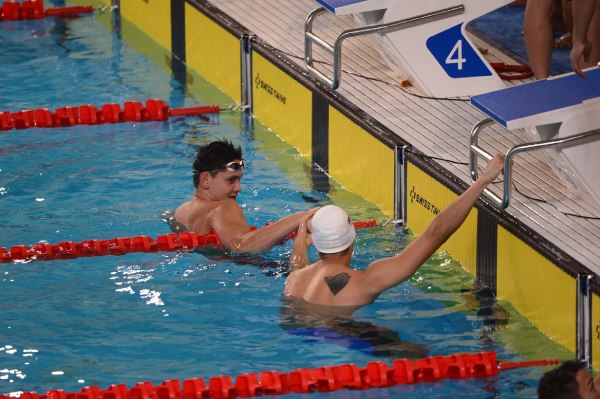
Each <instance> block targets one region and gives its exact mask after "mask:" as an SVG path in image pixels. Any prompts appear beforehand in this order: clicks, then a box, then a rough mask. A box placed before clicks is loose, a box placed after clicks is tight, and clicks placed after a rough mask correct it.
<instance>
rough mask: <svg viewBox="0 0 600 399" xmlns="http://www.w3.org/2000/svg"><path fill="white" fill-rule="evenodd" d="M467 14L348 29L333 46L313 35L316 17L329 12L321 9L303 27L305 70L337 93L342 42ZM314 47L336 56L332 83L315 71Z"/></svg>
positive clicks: (452, 11) (458, 9)
mask: <svg viewBox="0 0 600 399" xmlns="http://www.w3.org/2000/svg"><path fill="white" fill-rule="evenodd" d="M464 11H465V6H464V5H462V4H461V5H457V6H453V7H448V8H443V9H441V10H437V11H432V12H429V13H426V14H421V15H417V16H414V17H410V18H406V19H402V20H399V21H394V22H388V23H385V24H379V25H372V26H365V27H362V28H355V29H348V30H345V31H343V32H342V33H340V34H339V35H338V36H337V38H336V39H335V42H334V44H333V45H331V44H329V43H327V42H326V41H325V40H323V39H322V38H320V37H319V36H317V35H316V34H315V33H313V24H314V22H315V19H316V18H317V16H318V15H319V14H322V13H325V12H328V11H327V10H326V9H325V8H323V7H319V8H317V9H315V10H313V11H311V13H310V14H308V16H307V17H306V22H305V23H304V62H305V65H306V69H308V71H309V72H311V73H312V74H314V75H315V76H317V77H319V78H320V79H321V80H323V81H324V82H326V83H327V84H328V85H329V86H330V87H331V88H332V89H333V90H335V89H337V88H338V87H339V85H340V79H341V75H342V42H343V41H344V40H346V39H348V38H350V37H354V36H361V35H368V34H371V33H377V32H388V31H393V30H400V29H406V28H411V27H414V26H418V25H422V24H425V23H428V22H433V21H437V20H440V19H444V18H449V17H453V16H455V15H459V14H462V13H463V12H464ZM313 43H314V44H317V45H318V46H320V47H321V48H323V49H324V50H325V51H327V52H328V53H329V54H332V55H333V79H329V78H328V77H327V76H325V74H323V73H322V72H320V71H319V70H318V69H317V68H315V66H314V59H313Z"/></svg>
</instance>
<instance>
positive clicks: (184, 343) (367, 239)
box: [0, 15, 569, 398]
mask: <svg viewBox="0 0 600 399" xmlns="http://www.w3.org/2000/svg"><path fill="white" fill-rule="evenodd" d="M101 18H109V17H106V16H104V17H103V16H98V15H96V16H95V17H85V18H78V19H68V20H55V19H48V20H43V21H35V22H18V23H3V24H2V25H0V46H1V48H2V49H3V51H2V52H0V72H1V73H0V81H1V83H0V110H10V111H17V110H20V109H27V108H29V109H33V108H41V107H48V108H50V109H55V108H58V107H61V106H65V105H80V104H86V103H90V104H94V105H97V106H98V105H101V104H103V103H107V102H117V103H121V104H122V103H123V102H124V101H126V100H139V101H143V100H145V99H147V98H161V99H164V100H165V101H166V102H167V103H169V104H170V105H172V106H174V107H177V106H192V105H198V104H207V103H209V104H211V103H217V104H220V105H221V106H228V105H230V104H231V100H230V99H228V98H226V97H224V96H222V95H221V94H220V93H219V91H218V90H216V89H215V88H214V87H211V86H210V85H208V84H202V83H201V82H202V80H201V78H200V77H195V85H196V87H204V88H203V89H202V90H199V91H196V92H194V93H191V92H188V91H187V90H186V88H185V87H182V86H181V85H180V84H179V83H178V82H177V81H175V80H173V79H172V78H171V76H170V75H168V74H167V73H165V71H164V70H163V69H161V68H159V67H158V66H157V65H156V64H154V63H153V62H151V61H149V60H148V59H147V58H146V57H145V56H143V55H142V54H140V53H138V52H137V51H136V50H134V49H133V48H131V47H130V46H129V45H128V44H126V43H123V42H121V40H120V39H119V32H110V31H109V30H107V29H106V28H105V27H104V26H102V25H101V24H100V22H99V19H101ZM244 126H245V125H244V124H242V117H241V115H240V114H239V112H230V111H227V112H223V113H221V115H220V116H219V117H218V118H212V119H210V120H208V121H207V120H203V119H200V118H187V119H186V118H173V119H171V120H169V121H168V122H148V123H137V124H134V123H124V124H118V125H111V124H104V125H98V126H75V127H71V128H57V129H27V130H13V131H7V132H2V133H0V138H1V139H0V247H10V246H13V245H19V244H25V245H32V244H35V243H38V242H41V241H47V242H49V243H57V242H60V241H65V240H71V241H76V242H78V241H83V240H86V239H95V238H97V239H104V238H114V237H131V236H135V235H142V234H144V235H148V236H151V237H156V236H158V235H160V234H164V233H167V232H168V231H169V230H168V226H167V225H166V224H165V223H164V222H163V221H162V220H161V215H162V214H163V213H164V212H165V211H168V210H173V209H174V208H175V207H176V206H177V205H179V204H180V203H182V202H183V201H186V200H187V199H188V197H189V196H190V195H191V192H192V182H191V163H192V160H193V157H194V155H195V152H196V149H197V146H198V145H201V144H203V143H206V142H209V141H211V140H213V139H215V138H227V139H230V140H233V141H234V142H235V143H238V144H240V145H242V147H243V150H244V158H245V159H247V160H248V167H247V168H246V174H245V177H244V180H243V187H244V191H243V192H242V195H241V196H240V198H239V201H240V203H241V205H242V207H243V209H244V211H245V213H246V215H247V218H248V221H249V222H250V224H252V225H256V226H263V225H265V224H266V223H267V222H269V221H273V220H276V219H278V218H280V217H282V216H285V215H287V214H290V213H293V212H296V211H300V210H307V209H311V208H313V207H314V206H318V205H323V204H327V203H331V202H335V203H336V204H340V205H342V206H344V207H345V208H347V209H348V211H349V213H350V214H351V215H352V216H353V218H354V219H355V220H365V219H371V218H376V219H378V220H380V221H383V220H384V219H385V218H384V216H383V215H382V214H381V213H380V211H379V210H378V209H377V208H375V207H374V206H373V205H371V204H369V203H366V202H365V201H364V200H362V199H360V198H358V197H356V196H354V195H352V194H351V193H348V192H346V191H345V190H344V189H343V188H341V187H338V186H335V185H334V186H333V189H332V192H331V193H330V194H328V195H326V194H323V193H320V192H316V191H314V190H313V189H312V188H311V184H310V177H309V172H310V165H309V164H308V163H307V161H305V160H303V159H302V158H300V157H299V156H298V154H297V152H296V151H295V150H294V149H293V148H291V147H289V146H288V145H286V144H285V143H283V142H281V141H280V140H279V139H278V138H277V136H276V135H275V134H273V133H272V132H270V131H269V130H268V129H266V128H264V127H263V126H261V125H260V124H259V123H258V122H256V123H255V124H254V127H248V128H244ZM409 240H410V236H409V235H407V234H406V232H405V231H403V230H401V229H395V228H393V227H391V226H390V225H388V226H386V227H375V228H371V229H365V230H359V232H358V238H357V244H356V248H355V253H356V261H355V266H356V267H364V266H365V265H367V264H368V263H369V262H370V261H372V260H374V259H377V258H379V257H382V256H388V255H392V254H395V253H397V252H399V251H400V250H401V249H402V248H403V247H404V246H405V245H406V243H407V241H409ZM290 252H291V243H290V242H288V243H286V244H285V245H282V246H277V247H275V248H274V249H273V250H272V251H270V252H268V253H266V254H261V255H260V256H254V257H241V256H233V257H230V258H223V257H220V258H219V257H216V256H214V254H212V255H211V254H206V253H205V254H202V253H194V252H192V253H186V252H162V253H150V254H142V253H135V254H128V255H125V256H122V257H116V256H107V257H96V258H81V259H72V260H59V261H45V262H42V261H40V262H29V263H23V262H20V263H10V264H0V393H8V392H21V391H37V392H39V393H42V392H45V391H47V390H49V389H56V388H61V389H65V390H67V391H79V390H80V389H81V388H83V387H84V386H90V385H98V386H100V387H101V388H102V389H104V388H106V387H108V386H109V385H110V384H115V383H124V384H127V386H128V387H131V386H132V385H133V384H135V383H137V382H139V381H152V382H154V383H155V384H158V383H160V382H161V381H163V380H166V379H179V380H183V379H185V378H191V377H202V378H209V377H211V376H215V375H221V374H225V375H230V376H235V375H238V374H241V373H245V372H258V371H264V370H279V371H291V370H294V369H296V368H301V367H320V366H325V365H337V364H343V363H355V364H357V365H359V366H364V365H365V364H366V362H369V361H373V360H383V361H386V362H389V363H391V360H393V358H394V356H397V354H396V355H394V354H393V352H390V350H389V349H390V348H389V347H376V348H373V347H370V346H369V344H368V343H367V342H364V341H360V340H359V341H357V340H355V339H354V340H353V339H348V337H344V336H343V335H342V336H340V334H339V333H337V334H323V333H321V332H319V330H315V331H314V333H310V332H306V331H305V332H304V333H298V331H296V332H295V333H294V331H290V330H288V329H287V328H286V326H285V325H284V324H282V323H281V320H282V319H281V314H282V313H285V310H286V309H285V308H282V306H283V304H282V302H281V300H280V293H281V291H282V289H283V283H284V277H285V270H286V267H287V262H286V260H287V258H288V257H289V255H290ZM312 255H313V258H314V253H313V254H312ZM353 321H354V322H355V323H363V325H364V324H370V325H374V326H377V327H378V328H379V330H380V332H381V334H385V335H386V336H387V337H391V340H392V341H394V340H395V341H396V343H397V341H398V337H399V339H401V340H402V341H403V342H406V343H410V344H411V345H412V347H413V348H418V350H419V351H423V353H425V352H427V353H428V354H429V355H450V354H453V353H459V352H469V353H473V352H479V351H488V350H495V351H497V352H498V357H499V358H500V359H504V360H511V361H514V360H520V359H540V358H548V357H559V358H567V357H569V354H568V353H566V352H564V351H562V350H561V349H560V348H558V347H557V346H556V345H554V344H552V343H551V342H550V341H548V340H547V339H546V338H545V337H544V336H543V335H542V334H540V333H539V332H538V331H537V330H536V329H535V328H533V327H532V326H531V325H530V324H529V323H528V322H527V321H526V320H524V319H523V318H522V317H520V316H519V315H517V314H515V312H514V311H513V310H512V309H511V307H510V305H509V304H504V303H503V304H495V303H494V302H493V301H492V300H491V298H489V296H486V295H485V292H480V291H477V290H476V289H474V287H473V280H472V278H471V277H470V276H468V275H467V274H466V273H465V272H463V271H462V269H461V268H460V266H459V265H458V264H456V262H454V261H453V260H452V259H451V258H449V257H448V256H447V255H446V254H444V253H439V254H437V255H435V256H434V257H432V258H431V259H430V260H429V261H428V262H427V264H426V265H425V266H423V267H422V268H421V270H420V271H419V272H418V273H417V274H416V275H415V276H414V277H413V278H412V279H411V280H410V281H409V282H407V283H405V284H402V285H401V286H399V287H396V288H394V289H392V290H389V291H388V292H386V293H384V294H383V295H382V296H381V297H380V299H379V300H378V301H377V302H376V303H375V304H373V305H370V306H367V307H365V308H363V309H361V310H359V311H358V312H357V313H356V314H355V316H354V320H353ZM542 372H543V369H541V368H530V369H517V370H513V371H509V372H503V373H502V374H500V375H499V376H497V377H494V378H488V379H479V380H475V379H473V380H458V381H442V382H439V383H435V384H421V385H415V386H397V387H393V388H388V389H373V390H370V391H353V392H349V391H338V392H334V393H331V394H315V395H318V396H320V397H324V396H325V397H333V398H354V397H357V398H358V397H361V398H363V397H374V398H380V397H397V396H399V395H402V397H403V398H423V397H427V398H448V397H456V396H459V395H460V396H463V397H469V398H517V397H519V398H534V397H536V395H535V388H536V386H537V379H539V377H540V375H541V373H542ZM286 397H290V398H293V397H300V395H287V396H286ZM302 397H306V395H302Z"/></svg>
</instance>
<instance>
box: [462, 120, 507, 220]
mask: <svg viewBox="0 0 600 399" xmlns="http://www.w3.org/2000/svg"><path fill="white" fill-rule="evenodd" d="M493 123H495V121H494V120H493V119H492V118H486V119H484V120H482V121H480V122H478V123H477V124H476V125H475V126H474V127H473V130H471V143H470V146H469V168H470V175H471V182H473V183H474V182H475V181H476V180H477V179H478V178H479V171H478V170H477V164H478V162H477V161H478V159H479V157H481V158H483V159H485V160H486V161H488V162H489V161H490V160H491V159H492V158H493V157H494V156H493V155H492V154H490V153H489V152H487V151H486V150H484V149H483V148H481V147H480V146H479V133H481V131H482V130H483V129H484V128H485V127H487V126H489V125H491V124H493ZM511 168H512V162H509V158H508V155H507V156H506V157H505V158H504V190H503V191H504V194H503V196H502V198H500V197H499V196H497V195H496V194H494V193H493V192H491V191H490V190H489V189H487V188H486V189H484V190H483V192H484V194H485V195H487V196H488V197H489V198H490V199H491V200H492V201H493V202H494V203H495V204H496V206H497V207H498V208H501V209H506V208H507V207H508V202H509V198H510V191H511V186H510V176H511V172H512V171H511Z"/></svg>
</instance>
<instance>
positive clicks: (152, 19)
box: [120, 0, 171, 51]
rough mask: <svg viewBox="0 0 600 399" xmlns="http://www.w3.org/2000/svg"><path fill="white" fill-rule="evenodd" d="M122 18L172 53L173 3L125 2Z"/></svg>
mask: <svg viewBox="0 0 600 399" xmlns="http://www.w3.org/2000/svg"><path fill="white" fill-rule="evenodd" d="M120 7H121V8H120V10H121V16H122V17H123V18H125V19H127V20H128V21H130V22H131V23H133V24H134V25H136V26H137V27H138V28H139V29H140V30H142V31H143V32H144V33H146V34H147V35H148V36H150V37H151V38H153V39H154V40H155V41H156V42H157V43H158V44H160V45H161V46H162V47H164V48H165V49H167V50H169V51H171V2H170V1H165V0H125V1H121V2H120Z"/></svg>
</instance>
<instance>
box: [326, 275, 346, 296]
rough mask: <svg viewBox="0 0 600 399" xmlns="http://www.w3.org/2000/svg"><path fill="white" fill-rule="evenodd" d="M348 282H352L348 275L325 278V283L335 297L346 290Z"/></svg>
mask: <svg viewBox="0 0 600 399" xmlns="http://www.w3.org/2000/svg"><path fill="white" fill-rule="evenodd" d="M348 281H350V275H349V274H348V273H340V274H336V275H335V276H333V277H325V283H326V284H327V286H328V287H329V289H330V290H331V293H332V294H333V295H334V296H335V295H337V293H338V292H340V291H341V290H343V289H344V287H345V286H346V284H348Z"/></svg>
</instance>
